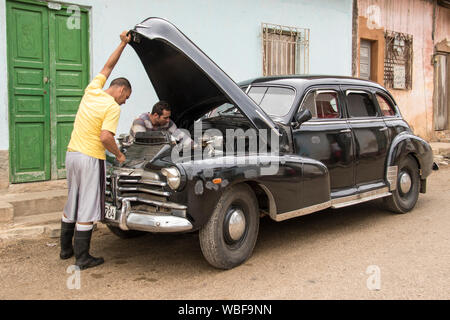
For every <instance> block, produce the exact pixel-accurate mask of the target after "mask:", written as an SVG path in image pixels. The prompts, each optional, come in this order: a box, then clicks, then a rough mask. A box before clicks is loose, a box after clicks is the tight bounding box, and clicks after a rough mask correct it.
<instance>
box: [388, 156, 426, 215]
mask: <svg viewBox="0 0 450 320" xmlns="http://www.w3.org/2000/svg"><path fill="white" fill-rule="evenodd" d="M419 190H420V177H419V167H418V165H417V162H416V160H415V159H414V158H413V157H412V156H411V155H409V156H407V157H406V158H405V159H403V160H402V161H400V163H399V164H398V175H397V189H396V190H394V191H392V195H391V196H389V197H386V198H384V199H383V200H384V204H385V206H386V208H387V209H388V210H390V211H392V212H395V213H406V212H409V211H411V210H412V209H413V208H414V206H415V205H416V202H417V199H418V198H419Z"/></svg>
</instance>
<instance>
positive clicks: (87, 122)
mask: <svg viewBox="0 0 450 320" xmlns="http://www.w3.org/2000/svg"><path fill="white" fill-rule="evenodd" d="M130 39H131V36H130V35H127V31H124V32H122V34H121V35H120V44H119V46H118V47H117V48H116V50H115V51H114V52H113V53H112V54H111V56H110V57H109V59H108V61H107V62H106V64H105V66H104V67H103V69H102V71H100V73H99V74H98V75H97V76H96V77H95V78H94V79H93V80H92V82H91V83H90V84H89V85H88V86H87V87H86V89H85V91H84V96H83V98H82V99H81V102H80V106H79V107H78V112H77V115H76V117H75V122H74V126H73V131H72V136H71V139H70V142H69V145H68V148H67V149H68V150H67V154H66V172H67V184H68V188H69V194H68V199H67V203H66V206H65V207H64V213H63V217H62V221H61V239H60V242H61V252H60V258H61V259H68V258H70V257H72V256H73V255H74V254H75V258H76V261H75V264H76V265H77V266H79V267H80V269H86V268H90V267H94V266H97V265H99V264H102V263H103V262H104V260H103V258H96V257H93V256H91V255H90V254H89V248H90V242H91V237H92V229H93V223H94V222H95V221H99V220H101V217H102V216H103V214H104V186H105V149H107V150H108V151H110V152H111V153H113V154H114V155H115V156H116V159H117V160H118V161H119V162H120V163H123V162H124V161H125V156H124V155H123V154H122V153H121V152H120V150H119V149H118V147H117V144H116V141H115V139H114V135H115V133H116V129H117V124H118V122H119V116H120V105H122V104H124V103H125V101H126V100H127V99H128V98H129V97H130V95H131V85H130V83H129V81H128V80H127V79H125V78H117V79H115V80H113V81H112V82H111V84H110V87H109V88H108V89H106V90H104V91H103V89H102V88H103V86H104V85H105V83H106V80H107V79H108V77H109V76H110V74H111V72H112V70H113V69H114V66H115V65H116V63H117V61H118V60H119V58H120V56H121V54H122V52H123V50H124V49H125V47H126V45H127V43H128V42H129V41H130ZM75 226H76V227H75ZM72 237H73V238H74V241H73V245H72Z"/></svg>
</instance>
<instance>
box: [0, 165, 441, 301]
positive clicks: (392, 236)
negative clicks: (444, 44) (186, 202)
mask: <svg viewBox="0 0 450 320" xmlns="http://www.w3.org/2000/svg"><path fill="white" fill-rule="evenodd" d="M449 182H450V168H442V169H441V170H440V171H438V172H434V173H433V174H432V176H431V177H430V179H429V184H428V193H427V194H425V195H423V194H421V195H420V197H419V201H418V203H417V206H416V208H415V209H414V210H413V211H412V212H410V213H408V214H406V215H396V214H392V213H389V212H386V211H383V210H380V209H379V208H378V207H377V206H376V205H375V204H373V203H366V204H360V205H358V206H354V207H349V208H344V209H340V210H331V209H330V210H325V211H322V212H320V213H315V214H311V215H308V216H304V217H299V218H296V219H293V220H288V221H284V222H278V223H277V222H273V221H271V220H270V219H269V218H267V217H266V218H263V219H262V221H261V227H260V233H259V236H258V242H257V244H256V248H255V251H254V253H253V256H252V257H251V258H250V260H248V261H247V262H246V263H245V264H244V265H242V266H239V267H237V268H235V269H233V270H229V271H221V270H216V269H214V268H212V267H210V266H209V264H208V263H207V262H206V261H205V260H204V259H203V257H202V254H201V251H200V247H199V244H198V234H187V235H181V236H180V235H178V236H174V235H150V234H149V235H146V236H144V237H142V238H135V239H131V240H122V239H119V238H117V237H116V236H114V235H113V234H111V233H110V232H109V230H107V229H105V228H100V229H99V230H98V231H96V232H95V233H94V237H93V242H92V253H93V254H94V255H95V254H96V255H102V256H103V257H104V258H105V260H106V263H105V264H104V265H102V266H99V267H96V268H93V269H88V270H85V271H82V272H81V273H80V277H77V273H75V272H72V273H68V271H69V272H71V271H72V270H71V269H70V267H69V266H70V265H71V264H72V263H74V260H73V259H71V260H69V261H62V260H60V259H59V257H58V253H59V244H58V239H49V238H38V239H30V240H20V241H14V240H8V241H7V240H3V241H2V242H0V299H450V183H449ZM77 287H79V289H77Z"/></svg>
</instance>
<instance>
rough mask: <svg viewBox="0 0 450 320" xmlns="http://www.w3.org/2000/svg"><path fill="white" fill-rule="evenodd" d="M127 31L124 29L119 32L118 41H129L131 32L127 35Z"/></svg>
mask: <svg viewBox="0 0 450 320" xmlns="http://www.w3.org/2000/svg"><path fill="white" fill-rule="evenodd" d="M127 33H128V30H125V31H123V32H122V33H121V34H120V41H122V42H125V43H130V41H131V34H129V35H127Z"/></svg>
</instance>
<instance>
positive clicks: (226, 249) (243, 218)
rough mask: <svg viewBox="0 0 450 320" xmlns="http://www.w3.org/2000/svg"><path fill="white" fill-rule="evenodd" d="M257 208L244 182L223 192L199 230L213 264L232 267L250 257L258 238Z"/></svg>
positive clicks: (205, 251)
mask: <svg viewBox="0 0 450 320" xmlns="http://www.w3.org/2000/svg"><path fill="white" fill-rule="evenodd" d="M258 210H259V209H258V202H257V200H256V197H255V194H254V193H253V191H252V189H251V188H250V187H249V186H247V185H245V184H242V185H237V186H234V187H231V188H230V189H228V190H226V191H225V192H224V193H223V195H222V197H221V198H220V200H219V202H218V203H217V205H216V207H215V209H214V211H213V213H212V215H211V218H210V219H209V221H208V223H207V224H206V225H205V226H204V227H203V228H202V229H201V230H200V232H199V239H200V247H201V249H202V252H203V255H204V257H205V259H206V260H207V261H208V262H209V263H210V264H211V265H213V266H214V267H216V268H220V269H231V268H234V267H236V266H238V265H240V264H242V263H243V262H244V261H246V260H247V259H248V258H249V257H250V256H251V254H252V252H253V248H254V247H255V243H256V239H257V237H258V230H259V212H258Z"/></svg>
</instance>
